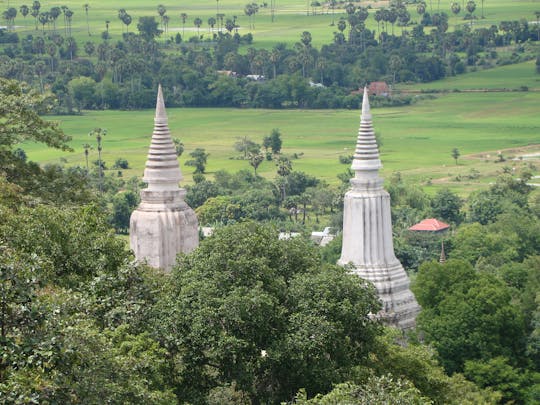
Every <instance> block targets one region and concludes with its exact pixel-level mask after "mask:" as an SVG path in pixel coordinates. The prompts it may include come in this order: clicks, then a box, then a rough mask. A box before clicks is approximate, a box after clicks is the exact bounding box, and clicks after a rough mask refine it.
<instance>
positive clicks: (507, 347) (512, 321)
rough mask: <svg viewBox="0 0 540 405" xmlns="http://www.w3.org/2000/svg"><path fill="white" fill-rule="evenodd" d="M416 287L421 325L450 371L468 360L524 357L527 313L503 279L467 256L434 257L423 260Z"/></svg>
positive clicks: (421, 328)
mask: <svg viewBox="0 0 540 405" xmlns="http://www.w3.org/2000/svg"><path fill="white" fill-rule="evenodd" d="M463 273H466V274H467V275H468V276H467V277H463V276H462V275H463ZM413 292H414V293H415V296H416V298H417V300H418V303H419V304H420V305H421V306H422V312H421V314H420V315H419V317H418V327H419V329H420V330H421V331H422V333H423V334H424V336H425V339H426V342H427V343H430V344H432V345H433V346H434V347H435V348H436V349H437V352H438V354H439V356H440V359H441V363H442V364H443V366H444V368H445V369H446V371H447V372H449V373H453V372H456V371H458V372H459V371H462V370H463V368H464V366H465V362H466V361H467V360H480V361H484V360H489V359H491V358H494V357H497V356H508V357H511V358H513V359H516V361H519V359H520V358H522V357H523V355H524V347H523V344H522V342H523V340H524V333H525V330H524V321H523V316H522V314H521V313H520V311H519V309H518V308H516V306H515V305H514V304H513V302H512V294H511V290H510V289H509V288H508V287H507V286H506V285H505V284H504V283H503V282H501V281H500V280H498V279H496V278H494V277H492V276H489V275H481V274H478V273H476V272H475V271H474V270H473V269H472V267H471V266H470V265H469V264H468V263H465V262H461V261H455V260H448V261H447V262H446V263H444V264H442V265H441V264H438V263H435V262H431V263H425V264H423V265H422V266H420V270H419V272H418V276H417V278H416V280H415V283H414V285H413Z"/></svg>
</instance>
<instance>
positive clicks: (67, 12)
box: [64, 8, 73, 36]
mask: <svg viewBox="0 0 540 405" xmlns="http://www.w3.org/2000/svg"><path fill="white" fill-rule="evenodd" d="M64 16H65V18H66V26H67V29H66V35H68V36H71V19H72V18H73V11H72V10H70V9H69V8H66V10H65V11H64Z"/></svg>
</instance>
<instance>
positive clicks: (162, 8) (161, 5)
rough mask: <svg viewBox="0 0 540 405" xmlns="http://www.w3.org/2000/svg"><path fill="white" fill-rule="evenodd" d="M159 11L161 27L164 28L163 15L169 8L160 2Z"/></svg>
mask: <svg viewBox="0 0 540 405" xmlns="http://www.w3.org/2000/svg"><path fill="white" fill-rule="evenodd" d="M157 12H158V14H159V18H160V20H161V28H163V16H164V15H165V13H166V12H167V9H166V8H165V6H164V5H163V4H160V5H159V6H157Z"/></svg>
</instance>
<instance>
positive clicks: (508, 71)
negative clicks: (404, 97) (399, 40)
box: [396, 60, 540, 91]
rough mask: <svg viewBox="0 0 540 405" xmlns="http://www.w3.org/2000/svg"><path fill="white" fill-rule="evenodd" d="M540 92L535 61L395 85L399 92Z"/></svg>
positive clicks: (539, 80)
mask: <svg viewBox="0 0 540 405" xmlns="http://www.w3.org/2000/svg"><path fill="white" fill-rule="evenodd" d="M522 86H525V87H527V88H529V89H530V90H537V91H540V74H538V73H536V66H535V61H534V60H531V61H528V62H523V63H517V64H514V65H507V66H501V67H496V68H492V69H486V70H479V71H477V72H471V73H467V74H463V75H458V76H451V77H447V78H445V79H443V80H438V81H435V82H431V83H414V84H410V85H401V84H400V85H397V86H396V87H397V89H399V90H405V91H406V90H448V91H452V90H471V89H476V90H483V89H499V90H502V89H511V90H515V89H520V88H521V87H522Z"/></svg>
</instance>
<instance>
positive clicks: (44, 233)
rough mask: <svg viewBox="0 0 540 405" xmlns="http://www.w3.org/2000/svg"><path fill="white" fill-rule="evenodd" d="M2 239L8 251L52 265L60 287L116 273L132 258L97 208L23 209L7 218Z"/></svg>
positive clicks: (0, 237)
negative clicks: (9, 249) (100, 272)
mask: <svg viewBox="0 0 540 405" xmlns="http://www.w3.org/2000/svg"><path fill="white" fill-rule="evenodd" d="M0 239H2V241H3V243H4V244H5V245H7V246H8V247H10V248H12V249H14V250H16V251H18V252H21V253H23V254H27V255H33V254H34V255H37V257H39V258H40V259H41V260H44V261H46V262H47V263H50V265H51V266H52V269H53V273H52V274H51V277H52V278H53V279H52V280H48V279H45V280H44V281H54V282H55V283H56V284H57V285H61V286H66V287H74V286H77V285H78V283H79V282H81V281H83V280H88V279H90V278H91V277H93V276H94V275H95V274H96V273H97V272H98V271H105V272H114V271H115V270H116V269H117V268H118V267H119V266H120V265H121V264H122V263H123V262H124V261H125V260H127V259H128V258H129V257H130V254H129V252H127V251H126V250H125V248H124V242H123V241H122V240H119V239H117V238H115V237H114V233H113V232H112V231H111V229H110V227H109V225H108V224H107V221H106V220H105V218H104V217H103V215H102V214H101V213H100V212H99V210H98V209H97V208H96V207H78V208H68V207H62V208H61V209H59V208H55V207H52V206H39V207H36V208H21V210H20V212H19V215H17V216H13V217H7V218H5V221H3V224H2V226H0Z"/></svg>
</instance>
